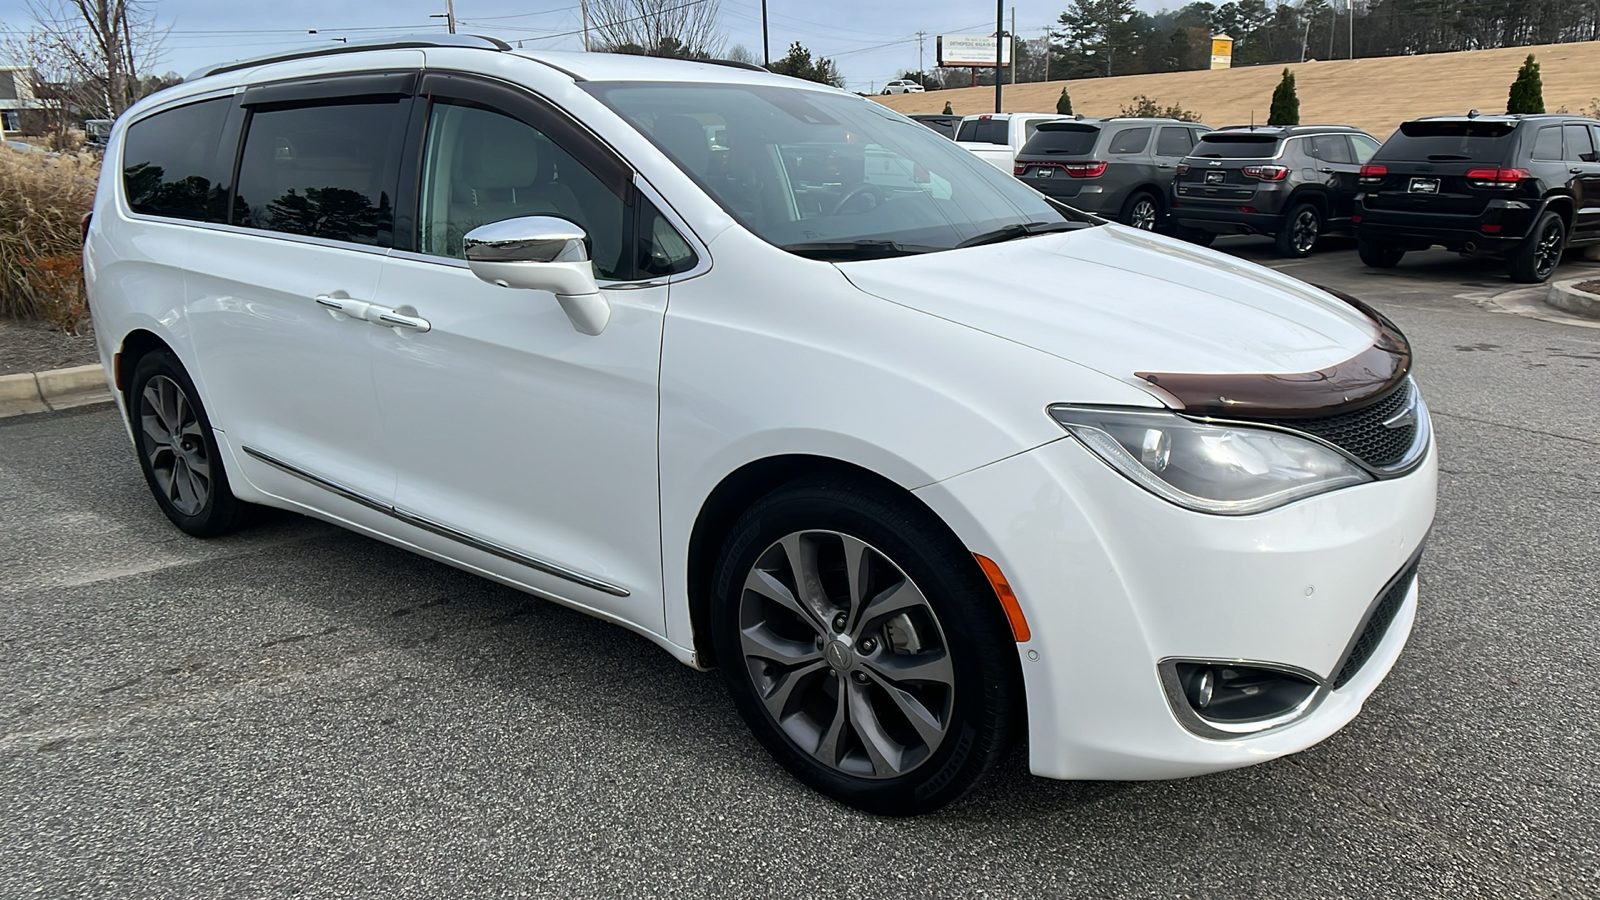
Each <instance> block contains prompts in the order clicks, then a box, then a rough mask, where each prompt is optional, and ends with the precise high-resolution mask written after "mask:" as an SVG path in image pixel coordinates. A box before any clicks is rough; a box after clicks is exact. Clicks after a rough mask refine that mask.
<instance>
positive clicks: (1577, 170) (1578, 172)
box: [1567, 169, 1583, 175]
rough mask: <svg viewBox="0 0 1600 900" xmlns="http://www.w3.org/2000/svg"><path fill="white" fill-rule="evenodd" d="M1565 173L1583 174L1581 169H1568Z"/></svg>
mask: <svg viewBox="0 0 1600 900" xmlns="http://www.w3.org/2000/svg"><path fill="white" fill-rule="evenodd" d="M1567 173H1568V174H1569V175H1582V174H1583V170H1582V169H1568V170H1567Z"/></svg>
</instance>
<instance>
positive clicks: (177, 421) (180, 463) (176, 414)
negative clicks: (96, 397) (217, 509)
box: [139, 375, 211, 516]
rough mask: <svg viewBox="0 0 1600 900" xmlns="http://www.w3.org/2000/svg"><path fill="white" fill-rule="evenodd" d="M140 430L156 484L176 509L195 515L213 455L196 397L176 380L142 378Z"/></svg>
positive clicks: (207, 490)
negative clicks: (197, 411)
mask: <svg viewBox="0 0 1600 900" xmlns="http://www.w3.org/2000/svg"><path fill="white" fill-rule="evenodd" d="M139 430H140V434H141V436H142V441H141V442H140V443H141V444H142V447H143V450H144V454H145V458H146V459H147V460H149V462H150V470H151V472H152V473H153V474H154V475H155V480H156V486H157V488H158V490H159V491H160V492H161V494H162V495H163V496H164V497H166V499H167V502H169V503H171V504H172V507H173V508H174V509H176V510H177V511H178V512H180V513H183V514H184V515H186V516H194V515H199V513H200V511H201V510H203V509H205V506H206V501H207V500H208V499H210V496H211V459H210V456H209V454H208V453H207V451H206V441H205V434H204V432H203V431H202V430H201V428H200V420H199V419H198V417H197V416H196V414H195V406H194V403H192V402H191V401H190V400H189V397H188V395H187V394H185V393H184V392H183V388H182V387H180V386H179V385H178V383H177V382H176V381H173V380H172V379H171V378H168V377H167V376H165V375H157V376H155V377H153V378H151V379H150V380H149V381H147V382H145V386H144V391H143V392H142V393H141V394H140V395H139Z"/></svg>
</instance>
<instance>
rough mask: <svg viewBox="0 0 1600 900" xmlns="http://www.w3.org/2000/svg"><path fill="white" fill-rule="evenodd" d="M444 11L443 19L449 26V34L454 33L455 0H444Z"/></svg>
mask: <svg viewBox="0 0 1600 900" xmlns="http://www.w3.org/2000/svg"><path fill="white" fill-rule="evenodd" d="M444 12H445V21H446V22H447V23H448V24H449V26H450V33H451V34H455V33H456V0H445V2H444Z"/></svg>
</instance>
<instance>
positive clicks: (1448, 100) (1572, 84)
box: [875, 41, 1600, 139]
mask: <svg viewBox="0 0 1600 900" xmlns="http://www.w3.org/2000/svg"><path fill="white" fill-rule="evenodd" d="M1529 53H1532V54H1534V55H1535V56H1537V57H1538V60H1539V64H1540V68H1541V72H1540V74H1541V75H1542V76H1543V78H1544V102H1545V108H1546V109H1549V110H1551V111H1555V110H1558V109H1560V108H1561V107H1563V106H1565V107H1566V108H1567V109H1569V110H1571V111H1573V112H1584V111H1586V110H1588V109H1589V107H1590V104H1591V103H1595V102H1600V42H1595V41H1590V42H1585V43H1580V44H1548V45H1545V46H1542V47H1504V48H1500V49H1496V50H1469V51H1466V52H1462V53H1435V54H1430V55H1427V56H1391V57H1381V58H1375V59H1354V60H1343V59H1341V60H1330V61H1327V62H1305V63H1295V64H1291V65H1289V66H1288V67H1287V68H1289V69H1290V70H1291V71H1293V72H1294V77H1295V82H1296V86H1297V88H1298V90H1299V94H1300V121H1301V122H1302V123H1304V124H1307V125H1310V124H1320V123H1325V124H1340V125H1356V126H1359V127H1361V128H1365V129H1366V130H1367V131H1370V132H1372V133H1373V134H1374V135H1377V136H1378V138H1380V139H1382V138H1385V137H1388V135H1389V133H1390V132H1392V131H1394V129H1395V127H1396V126H1398V125H1399V124H1400V123H1401V122H1403V121H1405V120H1407V119H1413V118H1416V117H1418V116H1432V115H1443V114H1450V113H1465V112H1466V111H1467V110H1469V109H1474V108H1476V109H1478V110H1480V111H1482V112H1485V113H1491V112H1495V113H1499V112H1505V109H1506V93H1507V91H1508V90H1509V89H1510V87H1511V82H1512V80H1513V79H1514V78H1516V75H1517V67H1518V66H1520V65H1521V64H1522V60H1523V59H1524V58H1525V57H1526V56H1527V55H1528V54H1529ZM1284 68H1285V67H1284V66H1282V65H1272V66H1256V67H1253V68H1247V69H1223V70H1218V71H1199V72H1170V73H1163V74H1156V75H1122V76H1118V77H1116V78H1084V79H1079V80H1076V81H1050V82H1041V83H1035V84H1019V85H1017V86H1015V87H1012V86H1011V85H1006V88H1005V105H1006V111H1007V112H1011V111H1016V112H1051V111H1053V110H1054V109H1055V108H1056V98H1057V97H1058V96H1060V94H1061V89H1062V88H1063V87H1065V88H1066V89H1067V93H1068V94H1070V95H1071V97H1072V108H1073V111H1074V112H1078V113H1082V114H1083V115H1088V116H1110V115H1116V114H1117V111H1118V109H1119V108H1120V107H1121V106H1122V104H1124V103H1126V102H1128V101H1129V100H1131V99H1132V98H1133V97H1134V96H1135V95H1137V94H1148V95H1149V96H1150V98H1151V99H1152V100H1154V101H1156V102H1157V103H1158V104H1160V105H1162V106H1167V105H1168V104H1172V103H1177V104H1180V105H1182V106H1183V107H1184V108H1185V109H1192V110H1195V111H1197V112H1199V113H1200V115H1201V120H1202V121H1203V122H1205V123H1206V124H1207V125H1212V126H1216V127H1222V126H1224V125H1238V124H1243V123H1248V122H1249V121H1250V116H1251V113H1252V112H1253V113H1254V114H1255V121H1256V122H1257V123H1260V124H1265V123H1266V121H1267V110H1268V108H1269V107H1270V106H1271V103H1272V89H1273V88H1274V87H1276V86H1277V84H1278V80H1279V79H1280V78H1282V76H1283V69H1284ZM875 99H877V100H878V101H880V102H881V103H883V104H884V105H885V106H889V107H891V108H893V109H896V110H899V111H900V112H904V113H936V112H941V111H943V109H944V104H945V101H947V100H948V101H950V104H951V106H952V107H953V108H954V110H955V112H957V113H960V114H963V115H971V114H973V113H985V112H993V111H994V87H993V86H992V85H991V86H989V87H977V88H962V89H960V90H953V91H933V92H931V93H927V94H898V95H895V96H893V97H877V98H875Z"/></svg>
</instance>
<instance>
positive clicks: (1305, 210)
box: [1172, 125, 1378, 256]
mask: <svg viewBox="0 0 1600 900" xmlns="http://www.w3.org/2000/svg"><path fill="white" fill-rule="evenodd" d="M1377 149H1378V141H1377V139H1376V138H1374V137H1373V136H1372V135H1370V134H1367V133H1366V132H1364V131H1361V130H1360V129H1357V128H1350V127H1347V126H1343V125H1308V126H1291V127H1281V128H1252V129H1249V130H1244V129H1227V130H1223V131H1213V132H1211V133H1210V134H1208V135H1206V136H1205V137H1204V138H1203V139H1202V140H1201V141H1200V143H1199V144H1198V145H1197V146H1196V147H1195V148H1194V152H1193V153H1191V154H1189V157H1188V158H1187V159H1185V160H1184V161H1183V162H1182V163H1181V164H1180V165H1179V166H1178V172H1177V178H1176V179H1175V180H1174V182H1173V194H1174V197H1173V203H1172V206H1173V212H1172V215H1173V218H1174V219H1176V220H1177V222H1178V224H1179V225H1181V226H1183V227H1184V228H1187V229H1191V230H1194V231H1197V232H1200V233H1203V234H1210V235H1217V234H1265V235H1271V236H1272V237H1274V238H1275V239H1277V242H1278V252H1279V253H1280V254H1282V255H1284V256H1305V255H1306V254H1308V253H1310V252H1311V251H1312V249H1313V248H1315V247H1316V245H1317V239H1318V238H1320V237H1321V236H1322V235H1324V234H1327V233H1329V232H1331V231H1344V230H1348V229H1349V228H1350V217H1351V214H1352V212H1353V209H1354V206H1355V196H1356V192H1357V190H1358V187H1357V184H1356V176H1357V174H1358V173H1359V172H1360V169H1361V164H1362V163H1364V162H1366V161H1367V160H1369V159H1371V158H1372V154H1373V152H1374V151H1376V150H1377Z"/></svg>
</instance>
